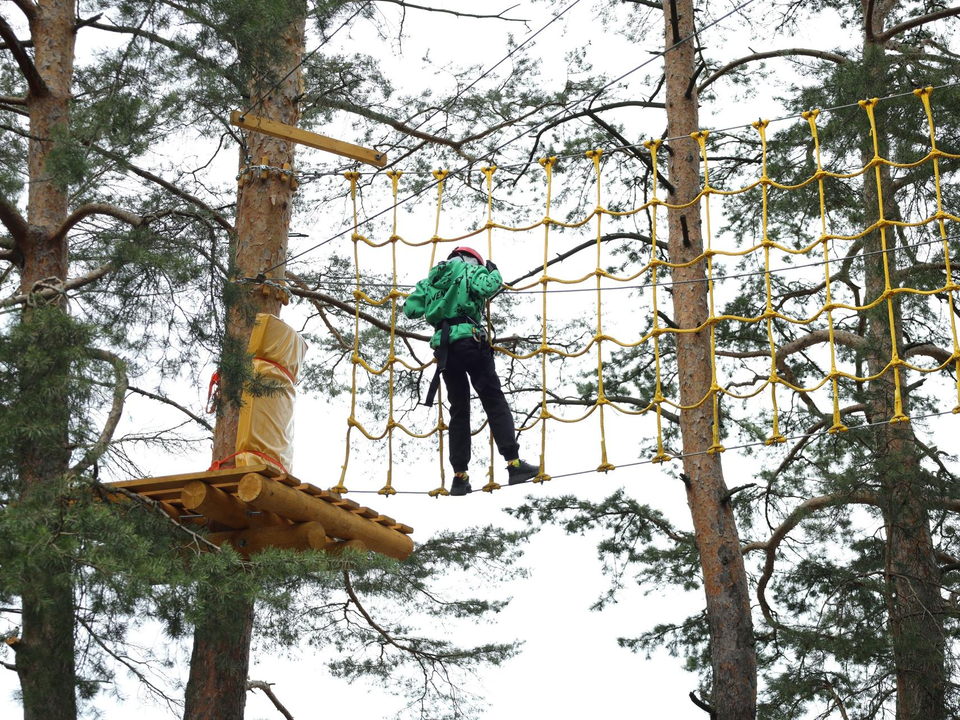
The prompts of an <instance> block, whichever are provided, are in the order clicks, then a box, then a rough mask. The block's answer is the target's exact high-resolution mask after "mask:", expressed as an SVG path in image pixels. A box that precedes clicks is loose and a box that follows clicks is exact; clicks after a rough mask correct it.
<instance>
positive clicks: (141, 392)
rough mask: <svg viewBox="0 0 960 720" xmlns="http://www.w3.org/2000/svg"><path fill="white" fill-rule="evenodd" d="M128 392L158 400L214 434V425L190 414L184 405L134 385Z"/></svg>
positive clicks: (128, 388) (129, 387)
mask: <svg viewBox="0 0 960 720" xmlns="http://www.w3.org/2000/svg"><path fill="white" fill-rule="evenodd" d="M127 390H129V391H130V392H132V393H136V394H137V395H143V396H144V397H148V398H150V399H151V400H156V401H157V402H162V403H164V404H166V405H170V406H171V407H175V408H176V409H177V410H179V411H180V412H182V413H183V414H184V415H186V416H187V417H189V418H190V419H191V420H193V421H194V422H196V423H199V424H200V425H203V427H205V428H206V429H207V430H209V431H210V432H213V425H211V424H210V423H208V422H207V421H206V420H204V419H203V418H202V417H200V416H199V415H195V414H194V413H192V412H190V410H188V409H187V408H185V407H184V406H183V405H181V404H179V403H177V402H174V401H173V400H171V399H170V398H168V397H164V396H163V395H157V394H156V393H152V392H150V391H149V390H141V389H140V388H138V387H133V385H130V386H128V387H127Z"/></svg>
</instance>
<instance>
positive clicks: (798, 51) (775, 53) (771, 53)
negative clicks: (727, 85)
mask: <svg viewBox="0 0 960 720" xmlns="http://www.w3.org/2000/svg"><path fill="white" fill-rule="evenodd" d="M793 56H806V57H815V58H819V59H820V60H830V61H831V62H835V63H837V64H838V65H842V64H843V63H845V62H847V58H845V57H844V56H843V55H837V54H836V53H832V52H827V51H826V50H810V49H808V48H788V49H786V50H768V51H767V52H760V53H754V54H753V55H746V56H744V57H742V58H739V59H737V60H734V61H733V62H729V63H727V64H726V65H724V66H723V67H722V68H720V69H719V70H717V71H716V72H715V73H713V74H712V75H710V76H709V77H708V78H707V79H706V80H704V81H703V82H702V83H700V85H699V86H698V87H697V93H702V92H703V91H704V89H705V88H707V87H709V86H710V85H712V84H713V83H714V82H715V81H717V80H719V79H720V78H721V77H723V76H724V75H726V74H727V73H728V72H730V71H731V70H733V69H734V68H738V67H740V66H741V65H746V64H747V63H751V62H754V61H756V60H766V59H767V58H775V57H793Z"/></svg>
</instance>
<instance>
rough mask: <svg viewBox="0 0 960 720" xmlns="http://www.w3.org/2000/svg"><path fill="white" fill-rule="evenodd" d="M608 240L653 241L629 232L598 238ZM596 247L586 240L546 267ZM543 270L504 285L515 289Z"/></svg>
mask: <svg viewBox="0 0 960 720" xmlns="http://www.w3.org/2000/svg"><path fill="white" fill-rule="evenodd" d="M610 240H641V241H643V242H645V243H647V244H650V243H651V242H653V241H652V240H651V239H650V238H649V237H647V236H646V235H643V234H641V233H632V232H630V233H607V234H606V235H602V236H601V237H600V242H609V241H610ZM596 246H597V241H596V240H588V241H587V242H584V243H581V244H580V245H577V246H576V247H575V248H572V249H571V250H567V252H565V253H561V254H559V255H557V256H556V257H555V258H553V259H552V260H548V261H547V265H546V267H550V266H551V265H553V264H555V263H558V262H563V261H564V260H566V259H567V258H569V257H571V256H573V255H576V254H577V253H578V252H580V251H581V250H586V249H588V248H591V247H596ZM657 247H659V248H660V249H661V250H666V249H667V247H666V243H664V242H663V241H662V240H658V241H657ZM544 269H545V267H544V266H543V265H540V266H539V267H537V268H534V269H533V270H531V271H530V272H528V273H527V274H526V275H522V276H520V277H518V278H517V279H516V280H511V281H510V282H508V283H506V284H507V285H510V286H511V287H515V286H516V285H518V284H519V283H521V282H523V281H524V280H526V279H527V278H531V277H533V276H534V275H537V274H538V273H541V272H543V270H544Z"/></svg>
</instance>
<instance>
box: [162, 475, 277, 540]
mask: <svg viewBox="0 0 960 720" xmlns="http://www.w3.org/2000/svg"><path fill="white" fill-rule="evenodd" d="M180 499H181V501H182V502H183V507H184V508H185V509H186V510H189V511H190V512H192V513H196V514H197V515H203V516H205V517H208V518H210V519H211V520H216V521H217V522H219V523H221V524H222V525H225V526H226V527H229V528H234V529H237V530H240V529H243V528H247V527H259V526H264V525H281V524H286V521H285V520H284V519H283V518H279V517H277V516H276V515H274V514H273V513H271V512H267V511H262V510H258V509H257V508H253V507H250V506H249V505H247V504H246V503H244V502H242V501H240V500H238V499H237V498H235V497H234V496H233V495H230V494H228V493H225V492H224V491H223V490H220V489H219V488H215V487H214V486H213V485H207V483H205V482H201V481H200V480H192V481H190V482H188V483H187V484H186V485H184V486H183V491H182V492H181V494H180ZM251 512H255V513H257V514H256V515H251V514H250V513H251Z"/></svg>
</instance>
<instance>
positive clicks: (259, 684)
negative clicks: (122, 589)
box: [247, 0, 383, 720]
mask: <svg viewBox="0 0 960 720" xmlns="http://www.w3.org/2000/svg"><path fill="white" fill-rule="evenodd" d="M382 1H383V0H381V2H382ZM247 690H262V691H263V694H264V695H266V696H267V697H268V698H270V702H272V703H273V706H274V707H275V708H276V709H277V710H279V711H280V714H281V715H283V716H284V717H285V718H286V719H287V720H293V715H291V714H290V711H289V710H287V709H286V708H285V707H284V706H283V703H281V702H280V700H279V699H278V698H277V696H276V695H274V694H273V690H272V689H271V687H270V683H268V682H264V681H263V680H247Z"/></svg>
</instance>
